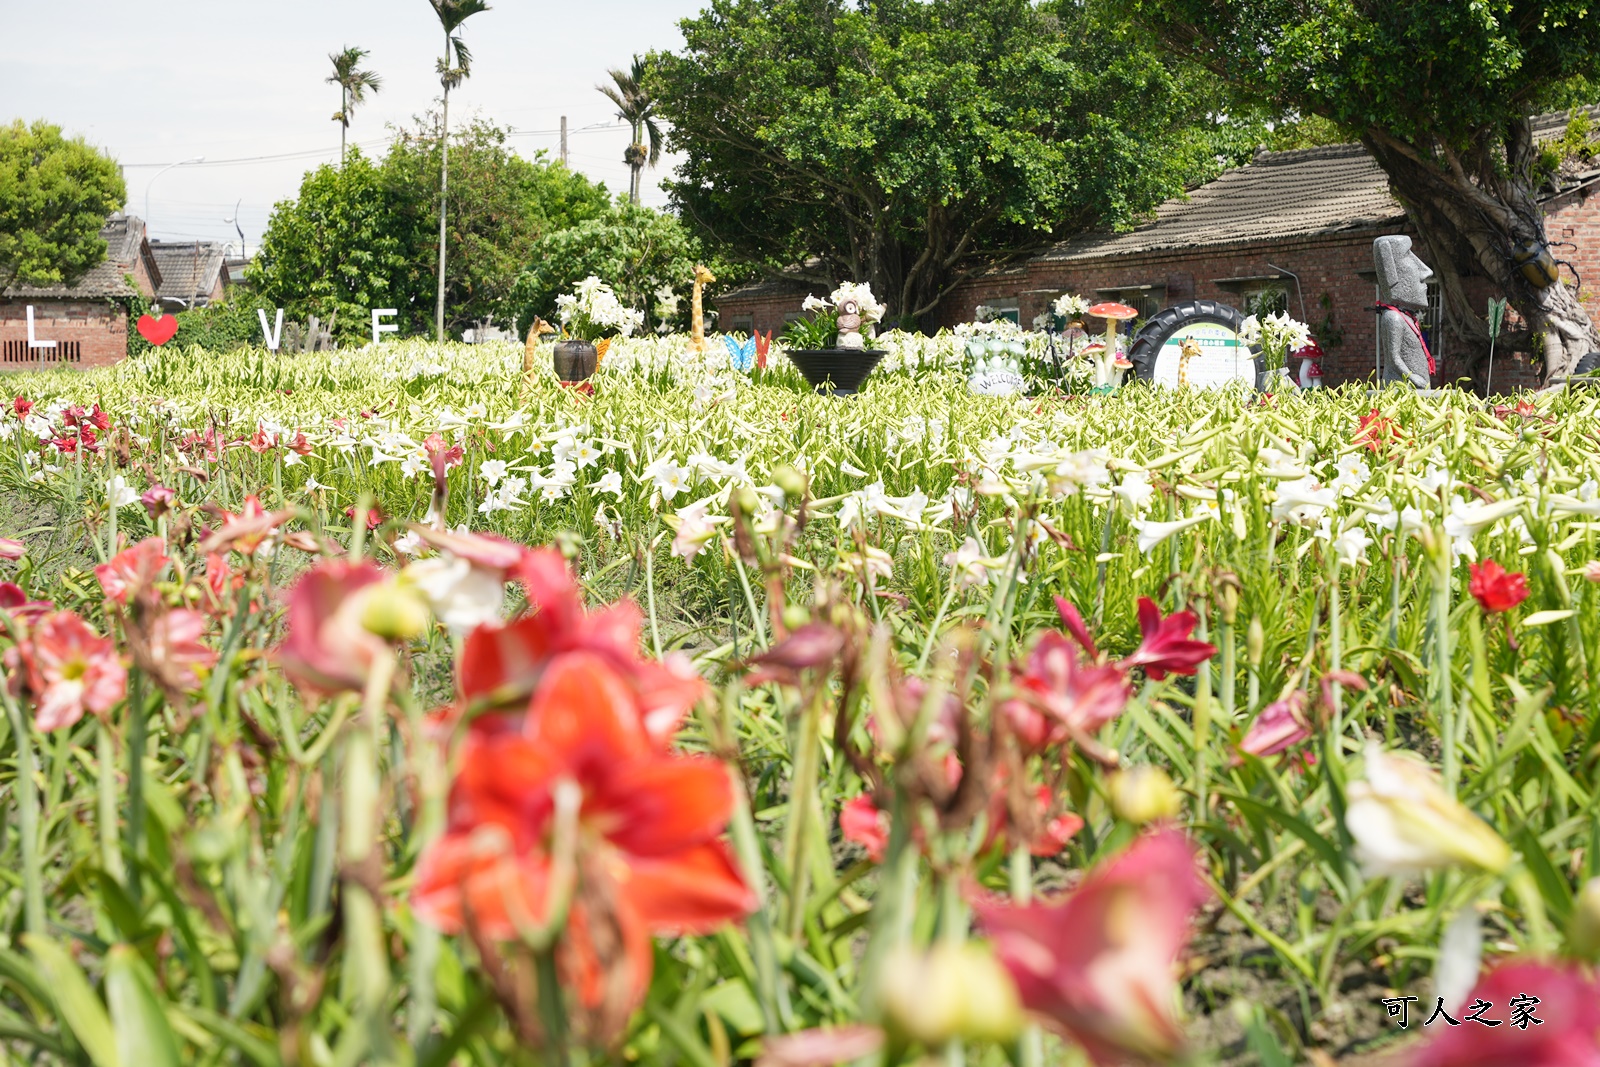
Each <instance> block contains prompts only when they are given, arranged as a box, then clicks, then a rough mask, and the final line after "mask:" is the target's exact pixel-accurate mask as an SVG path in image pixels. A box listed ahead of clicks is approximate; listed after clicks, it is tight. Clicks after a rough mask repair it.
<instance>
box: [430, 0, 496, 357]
mask: <svg viewBox="0 0 1600 1067" xmlns="http://www.w3.org/2000/svg"><path fill="white" fill-rule="evenodd" d="M428 5H429V6H430V7H432V8H433V13H434V14H435V15H437V16H439V25H440V26H441V27H442V28H443V29H444V55H443V57H441V58H440V60H439V84H440V85H441V86H443V87H444V106H443V107H442V108H441V109H440V112H439V146H440V150H439V285H438V290H439V293H438V295H439V303H438V308H437V310H436V312H435V316H434V323H435V338H436V339H437V340H439V341H443V340H444V291H445V250H446V247H447V245H446V234H445V219H446V218H447V217H448V216H449V214H450V90H451V89H454V88H456V87H457V86H459V85H460V84H461V83H462V82H464V81H466V80H467V78H468V77H469V76H470V75H471V74H472V52H471V51H470V50H469V49H468V48H467V45H466V42H465V41H463V40H462V39H461V35H460V33H459V32H457V31H459V30H460V29H461V26H462V24H463V23H465V22H466V21H467V19H469V18H471V17H472V16H473V15H476V14H478V13H479V12H481V11H487V10H489V5H488V4H487V3H485V2H484V0H428ZM452 56H453V57H454V59H453V60H452Z"/></svg>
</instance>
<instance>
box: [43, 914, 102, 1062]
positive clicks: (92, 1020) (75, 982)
mask: <svg viewBox="0 0 1600 1067" xmlns="http://www.w3.org/2000/svg"><path fill="white" fill-rule="evenodd" d="M22 943H23V944H24V945H25V946H27V949H28V951H29V952H31V953H32V954H33V958H34V961H35V962H36V963H38V965H39V969H40V970H41V971H42V972H44V977H45V980H46V981H47V982H48V983H49V985H50V992H51V995H52V996H53V997H54V999H55V1002H56V1007H58V1008H59V1009H60V1010H61V1018H62V1021H63V1022H65V1023H66V1024H67V1027H68V1028H69V1029H70V1030H71V1031H72V1036H73V1037H75V1038H77V1039H78V1044H80V1045H82V1046H83V1050H84V1051H85V1052H87V1053H88V1054H89V1059H90V1060H91V1061H92V1062H93V1063H94V1065H95V1067H122V1059H121V1056H120V1054H119V1051H118V1042H117V1038H116V1034H115V1032H114V1031H113V1030H112V1028H111V1019H110V1017H109V1016H108V1015H107V1014H106V1009H105V1005H103V1004H101V1003H100V998H99V997H97V996H95V993H94V990H93V989H92V988H90V986H89V979H88V978H86V977H84V974H83V971H82V970H81V969H79V967H78V965H77V964H76V963H74V962H73V960H72V957H71V955H69V954H68V953H67V950H66V949H64V948H62V947H61V946H60V945H58V944H56V942H54V941H52V940H51V939H50V938H48V937H45V936H43V935H41V934H24V935H23V938H22Z"/></svg>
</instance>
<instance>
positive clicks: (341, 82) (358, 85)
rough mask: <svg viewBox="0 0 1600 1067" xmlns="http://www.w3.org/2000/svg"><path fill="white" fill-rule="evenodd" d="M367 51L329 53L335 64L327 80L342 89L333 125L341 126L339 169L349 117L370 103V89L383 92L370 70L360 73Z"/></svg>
mask: <svg viewBox="0 0 1600 1067" xmlns="http://www.w3.org/2000/svg"><path fill="white" fill-rule="evenodd" d="M367 54H368V53H367V50H366V49H365V48H351V47H349V46H346V47H345V50H344V51H343V52H330V53H329V54H328V58H329V59H330V60H332V61H333V77H331V78H327V79H325V80H326V81H327V83H328V84H329V85H337V86H338V87H339V110H338V111H335V112H334V113H333V121H334V122H337V123H338V124H339V166H341V167H343V166H344V153H345V147H344V142H345V134H346V133H347V132H348V131H349V129H350V116H351V115H352V114H353V113H354V112H355V109H356V105H357V104H359V103H362V102H364V101H365V100H366V99H367V91H368V90H369V89H370V90H371V91H372V92H374V93H376V92H378V91H379V90H381V89H382V88H383V79H382V78H381V77H379V76H378V75H376V74H374V73H373V72H372V71H370V70H359V69H357V68H358V67H359V66H360V64H361V61H362V60H363V59H365V58H367Z"/></svg>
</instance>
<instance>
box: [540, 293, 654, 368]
mask: <svg viewBox="0 0 1600 1067" xmlns="http://www.w3.org/2000/svg"><path fill="white" fill-rule="evenodd" d="M556 312H557V314H558V315H559V317H560V319H561V327H562V335H561V340H559V341H557V342H556V348H555V366H556V377H557V378H559V379H561V380H562V381H563V382H581V381H584V380H586V379H587V378H588V377H589V376H590V375H591V374H593V373H594V371H595V368H596V367H598V366H599V365H600V359H601V356H602V355H603V348H602V346H603V347H604V348H609V347H610V346H611V343H612V341H613V340H615V339H616V338H619V337H630V336H632V335H633V332H634V331H635V330H637V329H638V328H639V327H640V326H642V325H643V324H644V312H642V311H636V310H634V309H633V308H630V307H624V306H623V304H622V301H620V300H618V299H617V294H616V292H615V291H614V290H613V289H612V288H611V286H609V285H607V284H606V283H605V282H603V281H601V280H600V279H599V278H596V277H595V276H594V275H592V274H591V275H590V276H589V277H587V278H585V279H584V280H583V281H581V282H579V283H578V284H577V286H576V287H575V289H574V291H573V292H571V293H564V294H562V295H561V296H558V297H556Z"/></svg>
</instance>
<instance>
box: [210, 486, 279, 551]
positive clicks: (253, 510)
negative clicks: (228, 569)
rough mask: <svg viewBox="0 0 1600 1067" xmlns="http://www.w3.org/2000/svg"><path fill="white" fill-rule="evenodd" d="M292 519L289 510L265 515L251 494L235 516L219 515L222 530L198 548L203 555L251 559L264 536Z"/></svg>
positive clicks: (264, 511)
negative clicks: (230, 552)
mask: <svg viewBox="0 0 1600 1067" xmlns="http://www.w3.org/2000/svg"><path fill="white" fill-rule="evenodd" d="M293 517H294V509H293V508H285V509H283V510H281V511H267V510H266V509H265V508H263V507H262V506H261V501H260V499H259V498H258V497H256V495H255V494H254V493H252V494H251V495H249V496H247V497H245V498H244V504H243V505H241V506H240V508H239V512H238V514H234V513H233V512H231V511H224V512H222V514H221V516H220V518H221V519H222V526H221V528H220V529H218V530H217V531H216V532H215V533H213V534H212V535H211V536H210V537H207V538H206V539H205V541H204V542H202V543H201V545H200V551H201V552H204V553H205V554H206V555H211V554H212V553H215V552H223V551H226V550H227V549H230V548H231V549H233V550H234V551H235V552H238V553H240V554H241V555H245V556H253V555H255V553H256V549H258V548H260V547H261V542H263V541H265V540H266V539H267V535H268V534H270V533H271V532H272V531H273V530H275V529H277V528H278V527H279V526H281V525H283V524H284V523H285V522H287V521H289V520H290V519H291V518H293Z"/></svg>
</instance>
